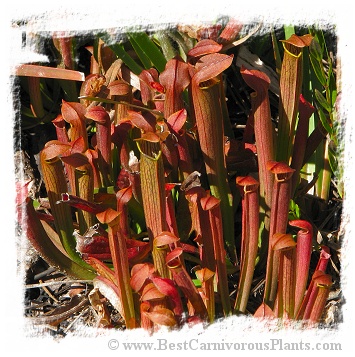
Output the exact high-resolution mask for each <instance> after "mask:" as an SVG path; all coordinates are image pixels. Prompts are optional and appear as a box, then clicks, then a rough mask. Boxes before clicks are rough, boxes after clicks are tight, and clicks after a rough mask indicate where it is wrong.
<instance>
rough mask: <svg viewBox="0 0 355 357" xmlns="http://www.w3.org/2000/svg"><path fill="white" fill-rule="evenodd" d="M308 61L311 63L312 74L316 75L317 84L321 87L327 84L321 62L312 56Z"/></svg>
mask: <svg viewBox="0 0 355 357" xmlns="http://www.w3.org/2000/svg"><path fill="white" fill-rule="evenodd" d="M309 59H310V61H311V64H312V67H313V70H314V73H315V74H316V76H317V78H318V80H319V82H320V83H321V84H322V86H323V87H325V86H326V84H327V78H326V76H325V73H324V70H323V66H322V64H321V63H322V62H319V61H318V60H317V59H316V58H315V57H314V56H312V55H310V56H309Z"/></svg>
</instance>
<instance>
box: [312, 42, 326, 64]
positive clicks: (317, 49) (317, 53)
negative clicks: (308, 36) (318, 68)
mask: <svg viewBox="0 0 355 357" xmlns="http://www.w3.org/2000/svg"><path fill="white" fill-rule="evenodd" d="M309 52H310V54H311V56H313V57H314V58H315V59H316V60H317V61H318V62H322V59H323V51H322V48H321V46H320V44H319V42H318V41H317V40H316V39H313V40H312V42H311V44H310V46H309Z"/></svg>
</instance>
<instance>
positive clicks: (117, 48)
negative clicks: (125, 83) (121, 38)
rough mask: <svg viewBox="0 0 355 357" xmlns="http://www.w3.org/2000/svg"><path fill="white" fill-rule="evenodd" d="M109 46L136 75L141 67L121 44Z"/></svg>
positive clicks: (140, 70)
mask: <svg viewBox="0 0 355 357" xmlns="http://www.w3.org/2000/svg"><path fill="white" fill-rule="evenodd" d="M109 47H110V48H111V50H112V51H113V52H114V53H115V55H116V56H117V57H118V58H121V60H122V61H123V62H124V63H125V65H126V66H127V67H128V68H129V69H130V70H131V71H132V72H133V73H134V74H136V75H137V76H138V75H139V74H140V73H141V72H142V71H143V68H142V67H141V66H140V65H139V64H138V63H137V62H136V61H135V60H134V59H133V58H132V57H131V56H130V55H129V54H128V53H127V52H126V50H125V48H124V47H123V45H121V44H118V43H116V44H113V45H109Z"/></svg>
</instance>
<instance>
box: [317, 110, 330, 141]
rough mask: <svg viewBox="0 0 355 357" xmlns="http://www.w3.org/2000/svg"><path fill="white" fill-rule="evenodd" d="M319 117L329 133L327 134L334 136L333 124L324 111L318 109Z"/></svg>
mask: <svg viewBox="0 0 355 357" xmlns="http://www.w3.org/2000/svg"><path fill="white" fill-rule="evenodd" d="M317 113H318V116H319V119H320V121H321V122H322V124H323V126H324V128H325V130H326V131H327V133H329V134H330V135H332V134H333V128H332V126H331V124H330V123H329V120H328V118H327V117H326V115H325V114H324V112H323V110H322V109H318V110H317Z"/></svg>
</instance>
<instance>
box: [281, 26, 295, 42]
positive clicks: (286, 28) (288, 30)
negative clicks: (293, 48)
mask: <svg viewBox="0 0 355 357" xmlns="http://www.w3.org/2000/svg"><path fill="white" fill-rule="evenodd" d="M284 31H285V39H286V40H288V39H289V38H290V37H291V36H292V35H294V34H295V28H294V27H293V26H291V25H287V26H286V25H285V26H284Z"/></svg>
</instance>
